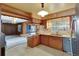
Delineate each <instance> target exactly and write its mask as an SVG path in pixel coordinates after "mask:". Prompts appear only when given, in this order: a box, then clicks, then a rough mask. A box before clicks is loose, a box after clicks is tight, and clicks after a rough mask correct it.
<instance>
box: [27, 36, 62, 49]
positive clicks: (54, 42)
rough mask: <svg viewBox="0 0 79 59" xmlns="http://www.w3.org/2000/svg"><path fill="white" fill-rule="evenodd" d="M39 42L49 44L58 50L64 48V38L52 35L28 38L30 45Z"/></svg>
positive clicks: (33, 45)
mask: <svg viewBox="0 0 79 59" xmlns="http://www.w3.org/2000/svg"><path fill="white" fill-rule="evenodd" d="M39 44H43V45H46V46H49V47H51V48H55V49H58V50H63V38H62V37H57V36H50V35H40V36H32V37H30V38H29V39H28V46H29V47H32V48H33V47H35V46H37V45H39Z"/></svg>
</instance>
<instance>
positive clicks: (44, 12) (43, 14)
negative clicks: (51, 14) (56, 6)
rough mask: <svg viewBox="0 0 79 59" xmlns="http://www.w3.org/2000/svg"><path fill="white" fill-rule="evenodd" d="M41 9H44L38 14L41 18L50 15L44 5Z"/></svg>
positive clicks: (42, 4)
mask: <svg viewBox="0 0 79 59" xmlns="http://www.w3.org/2000/svg"><path fill="white" fill-rule="evenodd" d="M41 7H42V9H41V11H39V12H38V15H39V16H41V17H44V16H46V15H47V14H48V12H47V11H45V10H44V3H41Z"/></svg>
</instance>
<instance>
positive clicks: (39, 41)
mask: <svg viewBox="0 0 79 59" xmlns="http://www.w3.org/2000/svg"><path fill="white" fill-rule="evenodd" d="M7 5H11V6H15V5H17V4H15V5H12V4H7ZM7 5H5V4H3V5H2V8H3V9H2V14H3V15H6V16H7V15H10V16H14V17H19V18H23V20H26V19H27V20H28V19H29V21H24V22H21V23H17V24H9V25H7V27H8V28H6V29H5V27H6V26H5V23H3V25H2V27H4V28H3V29H5V30H4V31H2V32H3V33H5V34H7V35H11V34H13V35H14V34H17V35H20V36H23V37H27V46H29V47H31V48H35V47H37V46H38V45H45V46H47V47H50V48H54V49H57V50H59V51H63V52H66V53H68V54H70V55H78V52H76V51H78V46H77V44H76V42H77V43H78V29H77V28H78V21H77V19H78V8H79V7H78V4H71V5H73V6H72V7H73V8H70V7H69V8H68V9H65V10H61V11H58V12H55V13H51V14H48V15H46V16H45V17H41V18H40V19H37V18H32V14H31V13H22V11H21V12H20V10H19V11H18V12H16V13H15V12H14V10H15V11H16V10H18V9H14V8H12V7H8V6H7ZM50 5H52V3H51V4H50ZM56 5H57V4H56ZM61 5H63V4H61ZM43 6H44V5H43ZM46 6H47V5H46ZM68 6H69V5H68ZM65 8H66V7H65ZM60 9H61V8H60ZM63 9H64V8H63ZM6 11H7V12H8V13H6ZM9 11H10V12H9ZM12 12H13V13H14V15H12V14H11V13H12ZM15 14H17V15H15ZM18 15H20V16H18ZM13 19H14V18H13ZM15 20H16V19H15ZM14 25H15V26H14ZM18 25H19V26H18ZM9 26H10V27H9ZM12 26H14V28H11V27H12ZM17 28H18V29H17ZM7 29H8V30H9V31H7ZM13 29H15V31H13V33H12V32H11V31H10V30H13ZM76 31H77V32H76ZM76 48H77V49H76Z"/></svg>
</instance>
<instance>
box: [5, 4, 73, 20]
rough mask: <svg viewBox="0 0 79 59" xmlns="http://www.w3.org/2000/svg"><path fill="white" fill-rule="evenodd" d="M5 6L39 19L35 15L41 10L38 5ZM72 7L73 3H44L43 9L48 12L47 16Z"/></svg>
mask: <svg viewBox="0 0 79 59" xmlns="http://www.w3.org/2000/svg"><path fill="white" fill-rule="evenodd" d="M6 4H7V5H10V6H12V7H15V8H18V9H21V10H24V11H27V12H31V13H33V15H32V16H33V17H34V18H38V19H40V16H38V15H37V13H38V12H39V11H40V10H41V4H40V3H6ZM74 7H75V4H74V3H45V4H44V9H45V10H46V11H48V13H49V14H50V13H55V12H59V11H62V10H66V9H70V8H74Z"/></svg>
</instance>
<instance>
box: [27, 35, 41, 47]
mask: <svg viewBox="0 0 79 59" xmlns="http://www.w3.org/2000/svg"><path fill="white" fill-rule="evenodd" d="M27 43H28V46H29V47H35V46H37V45H39V44H40V40H39V36H33V37H31V38H29V39H28V42H27Z"/></svg>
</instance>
